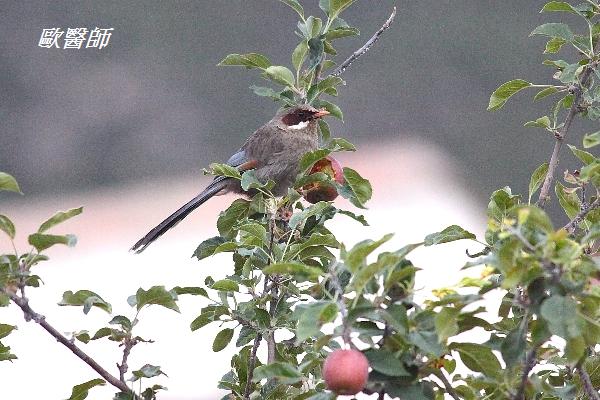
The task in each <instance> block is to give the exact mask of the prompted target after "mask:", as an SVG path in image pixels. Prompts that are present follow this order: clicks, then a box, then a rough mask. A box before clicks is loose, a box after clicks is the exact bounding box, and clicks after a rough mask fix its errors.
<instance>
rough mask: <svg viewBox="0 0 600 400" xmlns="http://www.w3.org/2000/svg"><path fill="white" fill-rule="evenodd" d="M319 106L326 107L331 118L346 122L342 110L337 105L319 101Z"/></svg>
mask: <svg viewBox="0 0 600 400" xmlns="http://www.w3.org/2000/svg"><path fill="white" fill-rule="evenodd" d="M319 106H320V107H324V108H325V109H326V110H327V111H329V113H330V114H331V116H333V117H336V118H338V119H339V120H341V121H343V120H344V113H342V109H341V108H339V107H338V106H337V105H335V104H333V103H330V102H329V101H325V100H319Z"/></svg>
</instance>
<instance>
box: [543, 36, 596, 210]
mask: <svg viewBox="0 0 600 400" xmlns="http://www.w3.org/2000/svg"><path fill="white" fill-rule="evenodd" d="M599 49H600V40H599V41H598V42H596V44H595V45H594V49H593V50H592V52H593V53H594V54H597V52H598V50H599ZM597 66H598V62H597V61H590V63H589V64H588V65H587V66H586V67H585V68H584V70H583V72H582V73H581V78H580V82H581V83H580V84H579V85H577V86H576V87H575V89H574V90H573V95H574V97H573V104H572V105H571V108H570V109H569V113H568V114H567V116H566V118H565V121H564V123H563V126H562V128H561V129H560V130H559V131H558V132H557V133H556V135H555V138H556V141H555V142H554V149H553V150H552V155H551V156H550V161H548V172H547V173H546V177H545V178H544V184H543V185H542V190H541V191H540V196H539V197H538V200H537V202H536V205H537V206H538V207H541V208H544V206H545V204H546V202H547V201H548V199H549V197H550V196H549V194H550V188H551V186H552V181H553V180H554V175H555V173H556V168H557V167H558V161H559V160H558V155H559V153H560V149H561V147H562V144H563V141H564V139H565V136H566V135H567V133H568V131H569V128H570V127H571V123H572V122H573V119H574V118H575V115H577V114H578V113H579V112H580V106H581V99H582V97H583V92H584V90H585V88H586V87H587V85H588V83H589V81H590V78H591V75H592V72H593V71H594V69H596V67H597Z"/></svg>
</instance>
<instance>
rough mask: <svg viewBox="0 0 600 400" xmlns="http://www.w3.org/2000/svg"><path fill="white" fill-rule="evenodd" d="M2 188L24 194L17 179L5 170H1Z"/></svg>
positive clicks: (0, 188) (0, 186)
mask: <svg viewBox="0 0 600 400" xmlns="http://www.w3.org/2000/svg"><path fill="white" fill-rule="evenodd" d="M2 190H5V191H8V192H17V193H20V194H23V192H21V189H20V188H19V184H18V183H17V180H16V179H15V178H13V176H12V175H9V174H7V173H5V172H0V191H2Z"/></svg>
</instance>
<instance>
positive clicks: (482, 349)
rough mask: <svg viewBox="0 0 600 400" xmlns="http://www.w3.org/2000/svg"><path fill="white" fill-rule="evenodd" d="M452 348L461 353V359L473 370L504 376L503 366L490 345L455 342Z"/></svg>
mask: <svg viewBox="0 0 600 400" xmlns="http://www.w3.org/2000/svg"><path fill="white" fill-rule="evenodd" d="M452 349H453V350H455V351H457V352H458V353H459V354H460V359H461V360H462V362H463V363H464V364H465V365H466V366H467V368H469V369H470V370H471V371H475V372H481V373H483V374H484V375H486V376H489V377H491V378H499V377H500V376H502V372H503V369H502V366H501V365H500V362H499V361H498V359H497V358H496V355H495V354H494V353H493V352H492V350H491V349H490V348H489V347H487V346H484V345H481V344H476V343H453V344H452Z"/></svg>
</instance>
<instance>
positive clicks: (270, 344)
mask: <svg viewBox="0 0 600 400" xmlns="http://www.w3.org/2000/svg"><path fill="white" fill-rule="evenodd" d="M269 231H270V235H271V239H270V242H269V255H270V256H271V257H270V258H273V237H274V236H275V214H273V215H272V216H271V220H270V221H269ZM269 264H270V261H269ZM267 279H270V280H271V283H272V284H271V288H270V290H269V291H270V293H271V300H270V301H269V315H270V316H271V320H272V319H273V317H274V316H275V310H276V308H277V300H278V294H279V282H278V277H277V276H273V277H272V278H267V277H265V283H267ZM266 289H267V285H265V290H266ZM265 293H266V291H265ZM271 328H272V327H271ZM265 340H266V341H267V364H272V363H274V362H275V352H276V350H277V348H276V343H275V331H274V330H273V329H270V330H269V332H267V335H266V337H265Z"/></svg>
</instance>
